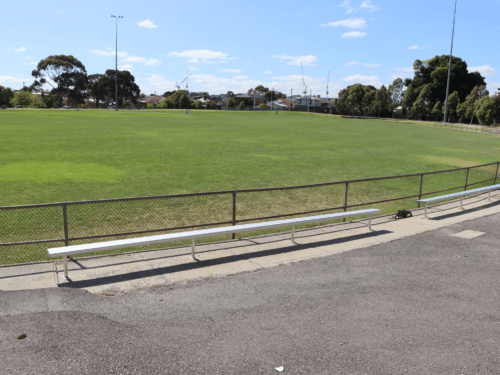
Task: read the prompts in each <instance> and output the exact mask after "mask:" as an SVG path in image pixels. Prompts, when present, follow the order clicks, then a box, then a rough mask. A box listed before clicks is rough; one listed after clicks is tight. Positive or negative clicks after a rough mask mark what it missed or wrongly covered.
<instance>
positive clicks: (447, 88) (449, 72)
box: [443, 0, 457, 125]
mask: <svg viewBox="0 0 500 375" xmlns="http://www.w3.org/2000/svg"><path fill="white" fill-rule="evenodd" d="M456 14H457V0H455V13H453V30H452V32H451V51H450V63H449V64H448V83H447V84H446V102H445V104H444V120H443V124H444V125H446V115H447V114H448V94H449V92H450V75H451V55H452V54H453V37H454V36H455V15H456Z"/></svg>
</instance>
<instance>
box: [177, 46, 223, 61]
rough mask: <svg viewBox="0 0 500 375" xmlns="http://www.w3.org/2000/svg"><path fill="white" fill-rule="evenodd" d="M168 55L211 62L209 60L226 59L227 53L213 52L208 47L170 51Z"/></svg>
mask: <svg viewBox="0 0 500 375" xmlns="http://www.w3.org/2000/svg"><path fill="white" fill-rule="evenodd" d="M168 56H169V57H170V56H175V57H187V58H190V60H188V62H192V63H198V62H199V60H201V61H202V62H204V63H207V62H213V61H211V60H219V61H224V60H227V53H223V52H214V51H210V50H208V49H199V50H190V51H184V52H170V53H169V54H168Z"/></svg>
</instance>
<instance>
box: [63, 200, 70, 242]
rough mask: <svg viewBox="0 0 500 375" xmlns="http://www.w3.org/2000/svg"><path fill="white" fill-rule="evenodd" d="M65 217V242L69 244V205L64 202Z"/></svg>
mask: <svg viewBox="0 0 500 375" xmlns="http://www.w3.org/2000/svg"><path fill="white" fill-rule="evenodd" d="M62 207H63V219H64V244H65V245H66V246H68V245H69V235H68V206H67V205H65V204H63V206H62Z"/></svg>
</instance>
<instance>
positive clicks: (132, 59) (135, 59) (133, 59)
mask: <svg viewBox="0 0 500 375" xmlns="http://www.w3.org/2000/svg"><path fill="white" fill-rule="evenodd" d="M145 61H146V59H145V58H144V57H139V56H129V57H127V58H126V59H123V60H122V62H140V63H143V62H145Z"/></svg>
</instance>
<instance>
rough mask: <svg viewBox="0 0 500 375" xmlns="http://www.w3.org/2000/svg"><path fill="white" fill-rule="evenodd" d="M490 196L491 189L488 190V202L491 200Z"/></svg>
mask: <svg viewBox="0 0 500 375" xmlns="http://www.w3.org/2000/svg"><path fill="white" fill-rule="evenodd" d="M490 198H491V190H488V202H490V201H491V199H490Z"/></svg>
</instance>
